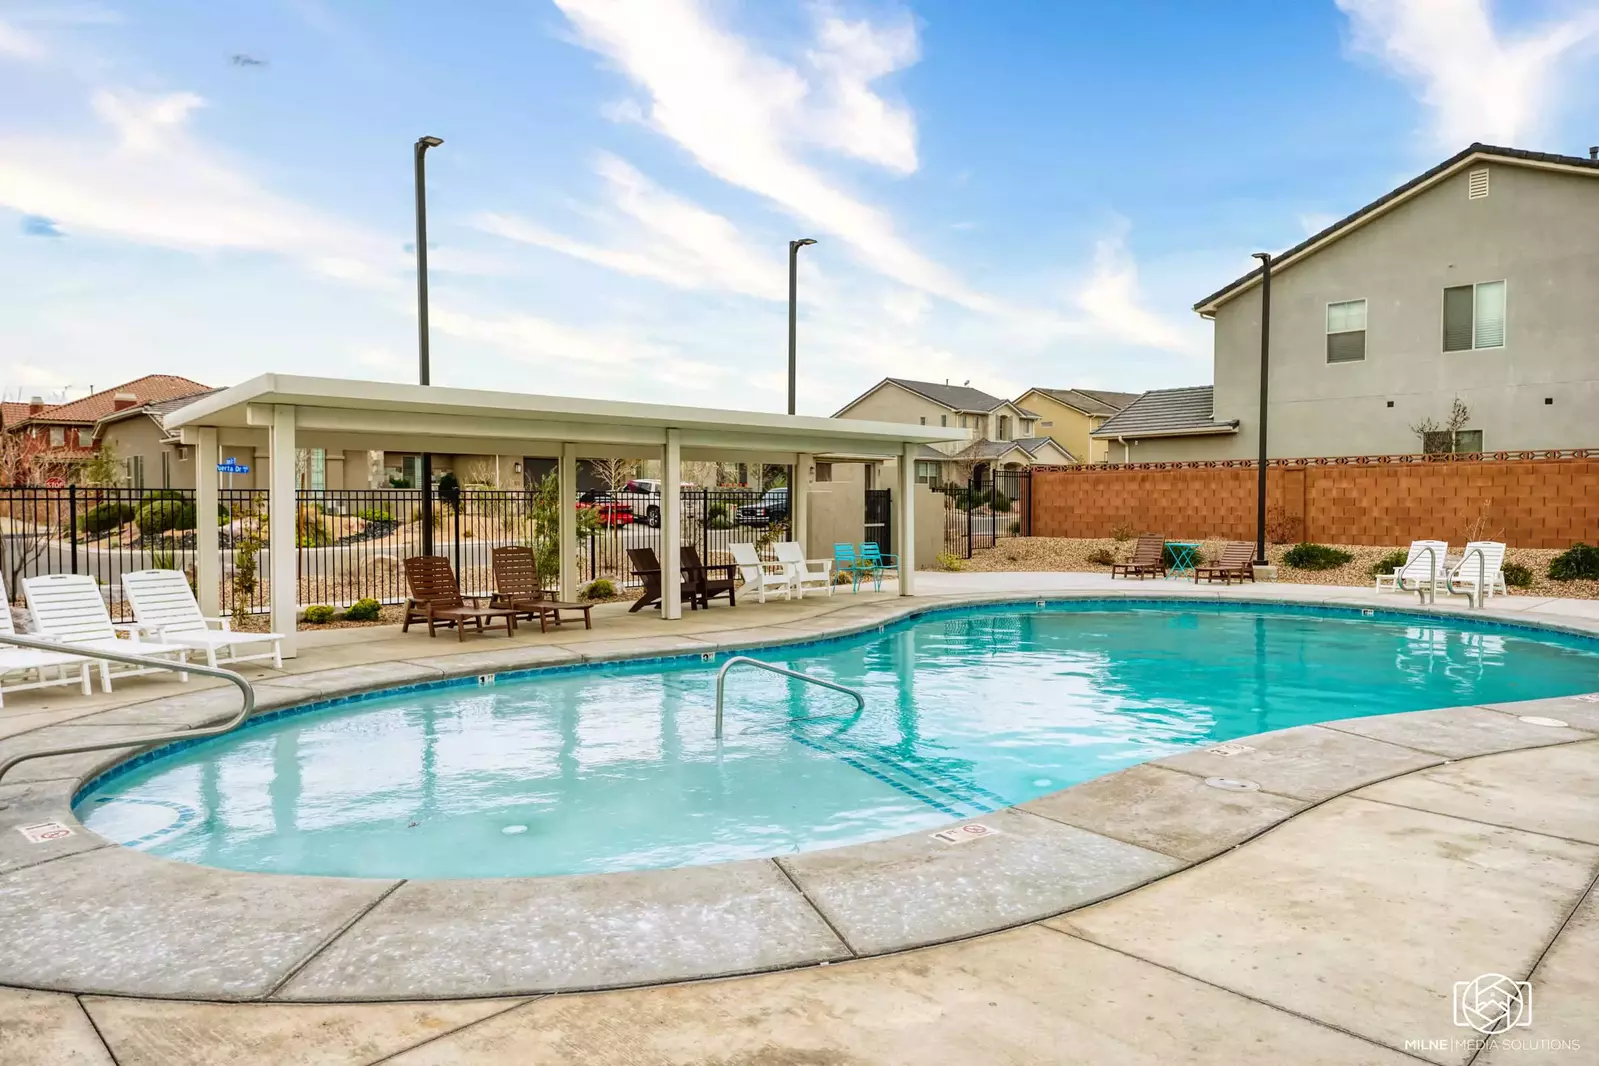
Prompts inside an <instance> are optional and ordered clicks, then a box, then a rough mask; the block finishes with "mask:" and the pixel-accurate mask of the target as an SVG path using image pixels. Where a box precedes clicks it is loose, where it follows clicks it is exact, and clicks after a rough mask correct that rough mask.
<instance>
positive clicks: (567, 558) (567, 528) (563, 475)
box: [496, 443, 577, 601]
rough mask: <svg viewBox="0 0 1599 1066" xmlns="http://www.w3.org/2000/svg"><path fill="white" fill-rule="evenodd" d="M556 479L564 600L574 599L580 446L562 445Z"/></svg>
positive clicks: (575, 594) (575, 591) (575, 590)
mask: <svg viewBox="0 0 1599 1066" xmlns="http://www.w3.org/2000/svg"><path fill="white" fill-rule="evenodd" d="M497 461H498V457H496V462H497ZM555 480H556V481H557V482H558V483H559V491H560V494H561V512H560V513H561V528H560V531H559V543H560V548H561V569H560V578H561V599H563V600H568V601H571V600H576V599H577V445H575V444H566V443H563V444H562V445H561V457H560V469H559V472H558V473H557V476H556V479H555Z"/></svg>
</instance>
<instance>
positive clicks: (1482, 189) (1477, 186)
mask: <svg viewBox="0 0 1599 1066" xmlns="http://www.w3.org/2000/svg"><path fill="white" fill-rule="evenodd" d="M1487 198H1488V172H1487V171H1486V170H1473V171H1472V172H1471V173H1470V174H1468V175H1467V176H1466V199H1468V200H1486V199H1487Z"/></svg>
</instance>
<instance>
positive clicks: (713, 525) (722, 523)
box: [705, 514, 733, 529]
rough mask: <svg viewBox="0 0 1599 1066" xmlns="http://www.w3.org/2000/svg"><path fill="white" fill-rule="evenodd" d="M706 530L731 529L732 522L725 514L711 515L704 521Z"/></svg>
mask: <svg viewBox="0 0 1599 1066" xmlns="http://www.w3.org/2000/svg"><path fill="white" fill-rule="evenodd" d="M705 528H706V529H732V528H733V520H732V519H731V518H729V517H727V515H725V514H713V515H711V517H710V518H708V519H706V520H705Z"/></svg>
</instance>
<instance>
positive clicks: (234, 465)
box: [217, 455, 250, 474]
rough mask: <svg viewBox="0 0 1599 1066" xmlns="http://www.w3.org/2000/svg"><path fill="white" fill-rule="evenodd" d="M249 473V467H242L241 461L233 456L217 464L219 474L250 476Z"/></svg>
mask: <svg viewBox="0 0 1599 1066" xmlns="http://www.w3.org/2000/svg"><path fill="white" fill-rule="evenodd" d="M249 472H250V468H249V467H247V466H240V465H239V461H238V460H237V459H235V458H234V457H233V456H231V455H230V456H228V457H227V458H226V459H224V460H222V462H220V463H218V464H217V473H219V474H248V473H249Z"/></svg>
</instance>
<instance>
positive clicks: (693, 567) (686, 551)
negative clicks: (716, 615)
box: [678, 544, 738, 607]
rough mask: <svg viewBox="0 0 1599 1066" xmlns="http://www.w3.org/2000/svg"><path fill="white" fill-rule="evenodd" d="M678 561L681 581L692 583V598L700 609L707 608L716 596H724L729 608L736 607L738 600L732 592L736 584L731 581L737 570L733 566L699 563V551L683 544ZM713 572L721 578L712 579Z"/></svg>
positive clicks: (729, 564)
mask: <svg viewBox="0 0 1599 1066" xmlns="http://www.w3.org/2000/svg"><path fill="white" fill-rule="evenodd" d="M678 560H679V565H681V566H682V568H683V580H684V581H685V582H692V583H693V585H694V596H695V598H696V599H698V600H699V604H700V606H701V607H709V606H710V605H711V601H712V600H713V599H715V598H716V597H718V596H726V597H727V605H728V606H729V607H737V606H738V600H737V599H736V598H735V594H734V592H733V588H734V586H735V585H736V584H737V582H736V581H734V580H733V571H735V570H737V569H738V567H737V566H736V565H735V564H733V563H712V564H706V563H704V562H701V561H700V553H699V550H698V549H697V548H695V547H694V545H692V544H685V545H683V546H682V547H681V548H680V549H678ZM713 572H714V573H718V574H720V575H721V576H720V577H713V576H712V573H713Z"/></svg>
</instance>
